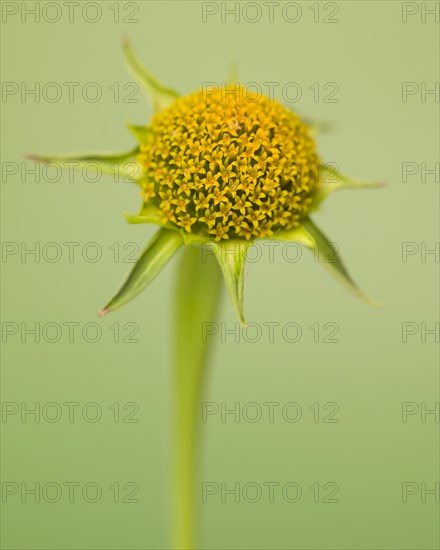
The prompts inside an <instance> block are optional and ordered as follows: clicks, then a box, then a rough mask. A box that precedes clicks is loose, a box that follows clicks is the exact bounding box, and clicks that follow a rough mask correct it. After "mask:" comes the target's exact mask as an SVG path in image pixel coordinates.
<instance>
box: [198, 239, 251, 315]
mask: <svg viewBox="0 0 440 550" xmlns="http://www.w3.org/2000/svg"><path fill="white" fill-rule="evenodd" d="M251 244H252V243H251V242H250V241H238V240H234V241H220V242H215V241H211V242H209V244H208V247H209V248H212V250H213V251H214V254H215V256H216V258H217V260H218V263H219V264H220V267H221V270H222V272H223V276H224V278H225V282H226V286H227V288H228V291H229V295H230V297H231V300H232V303H233V305H234V308H235V310H236V312H237V315H238V318H239V319H240V322H241V323H242V324H243V325H245V324H246V321H245V319H244V313H243V294H244V270H245V263H246V254H247V251H248V248H249V246H250V245H251Z"/></svg>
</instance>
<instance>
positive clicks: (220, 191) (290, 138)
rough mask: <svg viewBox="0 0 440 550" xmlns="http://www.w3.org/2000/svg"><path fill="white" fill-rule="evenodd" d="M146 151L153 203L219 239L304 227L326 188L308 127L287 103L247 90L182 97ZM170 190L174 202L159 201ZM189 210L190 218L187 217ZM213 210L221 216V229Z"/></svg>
mask: <svg viewBox="0 0 440 550" xmlns="http://www.w3.org/2000/svg"><path fill="white" fill-rule="evenodd" d="M140 151H141V152H140V155H139V163H140V165H141V167H142V170H143V171H144V179H143V181H142V187H143V189H144V194H143V196H144V199H145V202H146V203H150V204H153V205H156V206H157V207H158V208H159V210H160V211H161V212H162V214H164V213H165V212H166V213H167V215H168V213H170V214H169V215H171V213H172V214H173V219H175V222H174V223H175V224H176V225H177V226H178V227H182V228H184V229H185V230H186V231H187V232H195V233H199V234H201V235H209V234H212V235H214V237H215V239H216V240H221V239H237V238H245V239H250V238H252V237H254V238H261V237H263V236H270V235H272V234H274V233H276V232H277V231H279V230H280V229H292V228H293V227H296V226H297V225H298V224H299V222H300V220H301V219H302V218H303V217H304V216H305V215H306V213H307V208H308V206H309V205H310V203H311V201H312V196H313V192H314V190H315V188H316V186H317V185H318V177H317V176H318V167H319V161H318V157H317V155H316V152H315V144H314V142H313V140H312V139H311V137H310V135H309V131H308V127H307V126H306V125H305V124H304V123H303V122H302V121H301V120H300V119H299V117H298V116H297V115H296V114H295V113H293V112H291V111H288V110H287V109H286V108H285V107H283V106H282V105H281V104H280V103H278V102H276V101H272V100H270V99H269V98H266V97H264V96H261V95H257V94H256V93H251V92H249V91H247V90H246V89H245V88H242V87H236V86H234V87H229V88H228V87H226V88H222V89H218V90H216V91H214V92H212V93H211V92H210V93H208V92H206V91H204V90H201V91H199V92H196V93H193V94H191V95H188V96H186V97H183V98H181V99H178V100H176V101H175V102H173V103H172V104H171V105H170V106H169V107H168V108H166V109H165V110H164V111H162V112H160V113H157V114H156V115H155V116H154V117H153V120H152V122H151V124H150V131H149V133H148V136H147V139H146V141H145V142H144V143H142V144H141V146H140ZM152 190H154V194H153V192H152ZM166 191H170V196H172V197H174V200H172V201H171V202H170V203H169V202H166V203H165V202H161V201H160V199H159V200H158V199H157V195H159V197H160V196H162V195H161V194H162V193H164V192H166ZM182 195H184V196H182ZM183 204H184V207H182V205H183ZM182 208H184V211H185V212H186V213H187V216H189V218H186V217H185V218H183V219H180V217H179V216H178V214H179V213H180V212H181V211H182ZM206 210H208V211H209V212H210V213H213V214H214V215H215V216H216V220H215V227H213V223H212V222H210V221H208V220H207V217H206V215H205V211H206ZM237 212H239V213H240V214H241V215H240V216H236V214H237ZM188 219H192V220H194V222H193V223H192V224H191V226H189V225H188Z"/></svg>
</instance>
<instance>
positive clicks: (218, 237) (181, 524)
mask: <svg viewBox="0 0 440 550" xmlns="http://www.w3.org/2000/svg"><path fill="white" fill-rule="evenodd" d="M124 51H125V54H126V57H127V60H128V62H129V64H130V66H131V68H132V69H133V70H134V72H135V73H136V75H137V76H138V78H139V79H140V81H141V83H142V84H143V85H144V87H145V88H146V90H147V92H148V93H149V95H150V96H151V97H152V100H153V105H154V110H155V114H154V116H153V118H152V120H151V122H150V124H149V125H147V126H129V129H130V130H131V131H132V133H133V134H134V135H135V137H136V138H137V141H138V145H137V146H136V147H135V148H134V149H133V150H131V151H129V152H128V153H124V154H122V155H111V156H102V155H95V156H83V157H63V158H60V157H59V158H54V157H34V158H36V160H39V161H42V162H53V161H62V162H63V163H68V162H72V163H75V164H74V166H75V167H76V168H80V169H81V168H83V167H84V165H86V164H87V163H88V162H95V163H98V164H99V165H100V166H101V168H102V169H103V171H104V172H109V173H112V174H114V171H115V167H116V169H117V170H118V173H119V175H120V176H124V177H126V178H128V179H130V180H132V181H133V182H134V183H136V184H137V185H138V186H139V188H140V195H141V197H142V199H143V203H142V206H141V209H140V212H139V213H138V214H137V215H130V214H125V215H126V218H127V221H128V222H129V223H135V224H139V223H147V224H150V223H152V224H157V225H159V226H161V229H160V230H159V231H158V232H157V233H156V235H155V236H154V237H153V239H152V241H151V242H150V243H149V245H148V246H147V248H146V249H145V251H144V252H143V254H142V255H141V257H140V259H139V261H138V262H137V264H136V265H135V266H134V268H133V269H132V271H131V273H130V274H129V275H128V278H127V280H126V281H125V283H124V284H123V286H122V288H121V289H120V290H119V292H118V293H117V294H116V295H115V296H114V298H112V299H111V300H110V301H109V302H108V304H107V305H106V306H105V308H104V309H103V310H102V311H101V312H100V315H104V314H106V313H108V312H110V311H113V310H115V309H118V308H119V307H121V306H123V305H124V304H126V303H127V302H128V301H130V300H131V299H132V298H134V297H135V296H136V295H138V294H139V293H140V292H141V291H142V290H143V289H144V288H145V287H146V286H147V285H148V284H149V283H150V282H151V281H152V279H153V278H154V277H155V276H156V275H157V273H158V272H159V271H160V270H161V269H162V267H163V266H164V265H165V264H166V263H167V262H168V261H169V260H170V258H171V257H172V256H173V255H174V254H175V253H176V252H177V250H178V249H179V248H181V247H182V246H185V245H186V246H188V247H191V248H192V249H194V248H195V247H197V248H200V245H202V246H206V247H208V248H209V250H210V251H211V252H212V254H213V256H214V257H215V258H216V260H217V261H218V264H219V265H220V268H221V272H222V273H223V275H224V279H225V281H226V285H227V288H228V290H229V293H230V296H231V298H232V302H233V304H234V307H235V309H236V311H237V314H238V317H239V319H240V321H241V322H242V323H244V322H245V321H244V314H243V286H244V267H245V260H246V253H247V251H248V248H249V246H250V245H251V244H252V243H253V242H254V241H255V240H257V239H266V238H267V239H272V240H278V241H290V242H298V243H300V244H302V245H304V246H305V247H306V248H308V249H310V250H312V251H314V253H315V257H316V258H318V260H319V261H320V262H321V263H322V264H323V265H324V266H326V267H327V268H328V269H329V270H330V271H332V272H333V273H334V274H335V275H336V276H337V277H338V278H339V279H340V280H341V281H342V282H343V283H345V284H346V286H347V287H348V288H349V289H351V290H352V291H353V292H354V293H355V294H357V295H358V296H359V297H361V298H363V299H364V300H366V301H367V302H370V303H372V301H371V300H369V299H368V298H367V297H366V296H365V295H364V294H363V293H362V292H361V291H360V290H359V289H358V288H357V287H356V285H355V284H354V282H353V280H352V279H351V277H350V276H349V274H348V273H347V270H346V269H345V267H344V265H343V264H342V261H341V259H340V257H339V254H338V252H337V250H336V248H335V246H334V245H333V244H332V243H331V242H330V241H329V240H328V239H327V237H326V236H325V235H324V234H323V233H322V232H321V231H320V230H319V229H318V228H317V226H316V225H315V223H314V222H313V221H312V219H311V218H310V214H311V213H312V212H313V211H314V210H316V209H317V208H318V207H319V205H320V203H321V202H322V201H323V199H325V198H326V197H327V196H328V195H329V194H330V193H332V192H333V191H336V190H339V189H343V188H350V187H351V188H363V187H378V186H379V185H381V184H380V183H378V182H370V181H366V182H365V181H354V180H351V179H349V178H347V177H344V176H342V175H340V174H339V173H337V172H336V171H335V170H334V169H333V168H331V167H327V166H326V165H325V164H323V163H322V162H321V160H320V158H319V157H318V154H317V152H316V147H315V142H314V140H313V139H312V134H311V128H310V127H309V126H308V125H307V124H306V123H305V122H303V121H302V120H301V119H300V118H299V117H298V116H297V115H296V114H295V113H294V112H292V111H290V110H289V109H287V108H285V107H284V106H282V105H281V104H280V103H278V102H277V101H274V100H270V99H269V98H267V97H264V96H261V95H256V94H255V93H252V92H250V91H249V90H246V89H245V88H243V87H241V86H239V85H236V84H235V82H234V83H231V84H230V85H228V86H226V87H221V88H218V89H210V90H200V91H197V92H194V93H192V94H190V95H187V96H185V97H179V95H178V94H177V93H176V92H175V91H174V90H171V89H170V88H167V87H166V86H164V85H163V84H161V83H160V82H159V81H158V80H157V79H156V78H154V77H153V76H152V75H151V74H150V73H149V72H148V71H147V70H146V69H145V68H144V67H142V65H141V64H140V63H139V61H138V60H137V59H136V57H135V56H134V54H133V52H132V50H131V48H130V46H129V44H128V42H127V41H126V42H125V43H124ZM133 167H135V168H136V170H133ZM208 260H209V258H208V259H206V258H205V261H204V262H202V263H200V258H199V256H198V255H197V256H196V255H194V254H193V253H191V254H190V253H188V254H187V255H186V256H185V257H184V259H183V262H182V267H181V271H180V279H179V282H178V284H179V294H180V298H179V299H180V300H181V303H180V302H178V305H177V310H178V316H179V315H180V325H179V331H178V335H177V349H178V351H179V353H180V356H179V357H178V359H177V361H178V363H179V362H180V367H179V369H178V370H177V380H178V383H179V384H181V386H182V388H183V389H179V390H178V395H177V403H178V405H177V406H178V407H179V406H180V407H181V409H182V410H185V411H186V412H187V414H186V415H184V414H181V417H179V420H178V423H179V432H178V438H180V439H179V445H178V449H179V453H180V454H179V460H180V458H181V459H182V463H183V465H182V466H181V467H180V466H179V468H178V486H179V490H178V497H177V504H176V506H177V515H178V519H177V524H178V525H177V535H176V544H178V545H180V546H179V547H183V548H191V547H193V545H194V541H193V537H192V529H191V524H192V523H193V522H194V518H193V511H192V506H191V503H190V502H189V501H190V500H191V498H192V496H191V495H192V488H191V483H192V481H193V479H192V478H193V477H194V472H192V474H191V473H190V470H191V457H193V454H194V431H195V429H194V415H195V412H194V411H195V409H194V407H196V405H195V404H197V402H198V401H197V396H198V394H199V393H200V391H199V390H200V377H201V375H200V372H201V365H202V363H203V361H202V357H203V355H204V351H203V350H201V349H200V346H199V347H198V341H197V339H198V338H199V332H198V331H199V330H200V327H199V326H196V324H197V322H199V323H200V319H206V318H209V317H212V315H213V311H214V306H215V301H216V294H217V292H218V291H217V281H218V275H217V273H218V272H219V270H218V269H216V270H213V268H212V267H211V265H212V264H211V263H210V261H208ZM211 262H212V260H211ZM203 264H205V265H203ZM196 266H197V267H196ZM214 267H215V264H214ZM189 288H191V289H192V291H193V292H194V293H196V294H197V297H198V301H197V304H198V305H197V306H196V305H195V303H196V301H195V300H196V298H195V297H194V296H192V297H188V296H189V292H188V289H189ZM179 304H180V305H179ZM203 316H205V317H203ZM188 318H190V321H191V320H192V325H194V326H193V327H192V325H191V322H188ZM191 331H193V332H191ZM194 331H196V333H195V332H194ZM188 342H191V343H190V344H189V343H188ZM189 356H190V357H189ZM195 356H197V357H198V359H197V360H196V359H195V358H194V357H195ZM191 373H192V374H191ZM191 377H192V379H193V383H192V384H191V383H188V380H190V379H191ZM179 412H181V411H179ZM179 476H180V477H179Z"/></svg>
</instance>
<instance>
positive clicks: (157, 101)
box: [122, 38, 179, 112]
mask: <svg viewBox="0 0 440 550" xmlns="http://www.w3.org/2000/svg"><path fill="white" fill-rule="evenodd" d="M122 48H123V50H124V54H125V58H126V60H127V62H128V64H129V65H130V68H131V69H132V71H133V72H134V74H135V75H136V77H137V78H138V80H139V82H140V83H141V84H142V86H143V87H144V88H145V91H146V92H147V94H148V95H149V97H150V98H151V99H152V101H153V107H154V111H155V112H158V111H162V110H163V109H165V108H166V107H168V106H169V105H170V104H171V103H173V101H175V100H176V99H178V97H179V94H178V93H177V92H175V91H174V90H172V89H171V88H167V87H166V86H165V85H164V84H162V83H161V82H160V81H159V80H158V79H157V78H156V77H154V76H153V75H152V74H151V73H150V72H149V71H148V70H147V69H146V68H145V67H144V66H143V65H142V64H141V62H140V61H139V60H138V58H137V57H136V55H135V54H134V52H133V50H132V48H131V45H130V42H129V41H128V40H127V39H126V38H125V39H124V40H123V42H122Z"/></svg>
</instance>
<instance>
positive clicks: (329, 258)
mask: <svg viewBox="0 0 440 550" xmlns="http://www.w3.org/2000/svg"><path fill="white" fill-rule="evenodd" d="M273 238H274V239H275V240H278V241H289V242H292V241H294V242H298V243H300V244H303V245H304V246H306V247H307V248H309V249H310V250H312V251H313V252H314V254H315V258H316V259H317V260H318V261H319V262H320V263H321V264H322V265H323V266H324V267H326V268H327V269H328V270H329V271H330V272H331V273H332V274H333V275H335V276H336V278H337V279H339V281H341V282H342V284H343V285H344V286H345V287H346V288H348V289H349V290H350V291H351V292H353V293H354V294H355V295H356V296H357V297H358V298H360V299H361V300H363V301H364V302H366V303H367V304H370V305H372V306H376V307H379V306H381V305H382V304H380V303H379V302H376V301H374V300H372V299H371V298H369V297H368V296H367V295H366V294H364V293H363V292H362V291H361V290H360V289H359V288H358V287H357V285H356V283H355V282H354V281H353V279H352V278H351V277H350V275H349V274H348V271H347V270H346V268H345V266H344V264H343V263H342V260H341V258H340V256H339V254H338V251H337V249H336V247H335V245H334V243H332V242H331V241H329V240H328V238H327V237H326V236H325V235H324V233H322V232H321V231H320V230H319V229H318V228H317V227H316V225H315V224H314V223H313V222H312V220H311V219H310V218H307V219H305V220H303V222H302V224H301V225H300V226H299V227H295V228H294V229H289V230H285V231H280V232H279V233H277V235H276V236H274V237H273Z"/></svg>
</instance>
